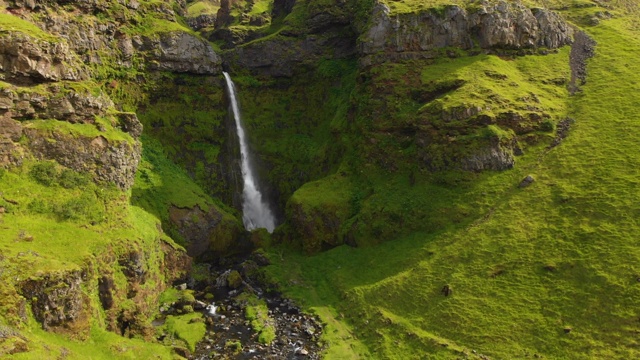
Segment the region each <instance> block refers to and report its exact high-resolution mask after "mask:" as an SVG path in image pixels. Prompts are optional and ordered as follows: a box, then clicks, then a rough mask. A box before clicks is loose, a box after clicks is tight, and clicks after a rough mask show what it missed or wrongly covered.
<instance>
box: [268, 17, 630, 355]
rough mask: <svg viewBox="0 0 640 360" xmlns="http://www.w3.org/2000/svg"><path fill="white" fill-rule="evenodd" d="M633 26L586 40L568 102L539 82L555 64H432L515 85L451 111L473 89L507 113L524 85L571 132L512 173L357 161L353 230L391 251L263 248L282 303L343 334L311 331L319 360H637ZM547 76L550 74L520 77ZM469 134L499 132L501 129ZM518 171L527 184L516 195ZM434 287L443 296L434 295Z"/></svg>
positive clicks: (608, 28) (559, 89) (485, 81)
mask: <svg viewBox="0 0 640 360" xmlns="http://www.w3.org/2000/svg"><path fill="white" fill-rule="evenodd" d="M637 29H638V28H637V22H636V21H635V20H631V16H630V17H629V18H626V19H625V18H620V19H616V20H609V21H605V22H603V23H602V24H601V25H599V26H597V27H594V28H591V29H590V30H589V32H590V34H591V35H593V36H594V37H595V39H596V41H597V42H598V46H597V50H596V52H597V54H596V57H595V58H593V59H592V60H591V61H590V63H589V68H588V70H589V76H588V82H587V83H586V84H585V85H584V87H583V88H582V90H583V91H582V93H580V94H579V95H577V96H574V97H568V96H567V95H566V92H565V90H564V87H563V86H557V85H552V84H545V83H544V80H543V78H549V79H550V77H555V76H556V75H557V74H558V73H560V74H564V75H563V76H566V69H567V67H566V65H565V64H566V63H565V64H563V63H564V62H566V61H568V60H567V57H566V53H564V54H563V52H561V53H560V54H559V55H557V57H556V55H554V56H553V57H550V58H541V57H537V56H534V57H524V58H517V59H515V60H514V61H513V62H511V63H509V64H504V66H501V67H500V68H498V67H495V68H494V64H496V62H499V61H503V60H500V59H489V58H484V59H483V57H480V58H479V59H475V61H473V62H472V61H471V59H462V60H460V59H455V60H442V61H443V62H447V63H449V62H452V63H453V62H458V64H461V63H462V62H468V65H467V66H466V67H464V68H457V69H456V70H455V72H456V75H457V76H452V77H451V79H457V78H459V77H458V76H460V77H462V78H464V77H465V76H466V75H464V74H465V73H466V74H472V73H473V72H475V71H476V70H477V69H483V70H484V69H487V68H486V66H487V65H489V66H490V68H489V69H488V70H493V71H496V72H498V71H499V72H500V74H503V75H507V79H508V80H506V81H507V82H508V81H510V79H512V78H513V79H516V81H515V83H517V84H518V87H514V89H513V92H514V94H511V93H509V91H508V90H504V89H502V90H501V89H500V88H499V86H498V84H499V80H498V78H496V77H495V74H492V73H489V74H490V75H492V76H494V77H491V76H488V78H484V76H485V75H487V74H486V73H484V71H483V72H480V73H477V74H476V78H477V82H475V83H474V81H475V79H474V78H473V77H471V78H469V79H468V83H465V87H463V88H462V89H461V91H462V92H461V93H456V92H454V93H452V94H450V95H449V96H450V97H449V99H450V100H451V101H453V102H456V101H459V103H463V101H464V100H465V99H466V100H469V99H470V98H471V96H472V94H473V92H474V91H473V90H472V89H473V88H474V87H475V88H476V89H478V88H481V89H484V90H483V91H487V92H488V93H497V94H500V95H501V97H503V98H504V99H506V100H507V102H508V105H505V109H507V108H511V107H513V106H514V104H515V106H517V104H518V103H519V102H520V101H521V100H518V98H521V95H522V94H518V92H519V91H520V90H519V88H523V89H527V88H528V89H527V90H526V91H527V92H529V91H532V92H535V93H536V94H537V95H538V97H539V98H540V103H541V104H542V106H545V108H547V109H554V110H553V112H554V113H555V114H557V116H561V115H568V116H570V117H572V118H575V119H576V123H575V124H574V125H572V129H571V132H570V133H569V136H568V137H567V138H566V139H565V140H564V141H563V143H562V144H561V145H560V146H558V147H556V148H554V149H553V150H551V151H548V152H547V151H545V150H544V146H531V147H530V148H529V149H528V151H527V153H526V154H525V155H524V156H522V157H521V158H520V159H519V162H518V165H517V166H516V168H515V169H513V170H511V171H506V172H501V173H484V174H465V173H463V172H447V173H445V174H447V175H446V176H445V175H444V174H438V175H436V174H429V173H427V172H421V171H416V172H415V173H414V175H413V179H412V177H411V176H410V175H411V173H410V172H409V170H408V169H407V168H405V167H403V166H402V165H400V166H398V167H397V168H396V170H388V171H380V172H377V171H372V169H375V167H374V166H368V162H367V161H366V160H365V161H363V162H362V163H359V164H363V163H364V166H361V167H359V168H358V170H361V171H363V173H364V175H363V176H362V177H361V178H360V179H359V182H355V181H354V184H355V185H356V186H357V187H363V186H369V187H371V188H372V190H373V191H372V192H371V193H370V195H367V196H366V197H365V200H364V201H363V202H362V205H361V208H362V210H361V212H360V215H359V220H358V222H357V224H366V226H365V225H357V228H359V229H362V230H364V229H367V228H368V229H369V230H366V231H371V232H367V234H366V235H362V238H363V239H365V241H371V242H376V239H378V238H393V239H394V241H391V242H385V243H381V244H379V245H376V246H373V247H363V248H358V249H353V248H349V247H346V246H343V247H338V248H335V249H333V250H330V251H328V252H325V253H322V254H319V255H316V256H303V255H300V254H296V253H293V252H290V251H287V250H285V249H278V250H272V251H273V252H272V261H274V263H275V265H274V266H272V267H271V268H270V269H269V271H270V272H271V273H272V274H273V275H274V276H276V277H277V278H278V279H279V280H280V283H281V284H286V285H285V290H286V293H287V294H289V295H291V296H293V297H295V298H297V299H299V300H300V301H301V302H303V303H304V304H305V305H306V306H307V307H308V308H309V309H312V310H314V311H316V312H317V313H319V314H322V316H323V318H324V319H325V321H328V322H335V323H337V324H340V325H343V326H344V327H343V332H342V337H338V338H337V337H336V336H335V335H334V333H332V332H331V331H328V332H325V334H326V335H325V336H326V338H325V339H327V341H331V344H332V345H331V346H330V348H329V350H328V353H327V355H326V358H336V359H339V358H357V357H358V356H359V357H362V358H372V357H373V358H389V359H405V358H408V357H409V358H411V354H429V355H430V356H432V357H434V358H443V359H449V358H451V359H453V358H458V357H460V356H461V354H462V353H469V354H471V353H472V351H473V350H475V352H477V353H478V354H481V355H485V356H488V357H491V358H516V357H522V356H526V355H527V354H529V356H533V354H537V355H538V356H539V357H545V358H575V359H589V358H619V359H623V358H633V357H637V356H638V349H637V347H636V346H635V338H634V335H633V333H632V332H633V331H635V330H636V329H637V328H638V325H637V324H636V310H635V309H636V308H637V307H638V304H637V300H636V299H638V297H637V296H636V294H637V292H638V291H640V290H639V289H640V288H638V287H637V286H636V281H635V275H634V274H636V273H637V270H638V269H636V268H635V267H634V265H633V264H635V263H637V261H636V258H637V257H638V256H640V255H639V254H638V251H637V249H636V248H635V247H634V245H633V244H635V240H634V239H635V236H636V235H637V234H638V233H640V228H638V224H637V221H635V217H636V215H637V212H638V211H637V207H636V206H635V205H634V202H633V201H630V200H629V199H632V198H633V196H634V194H635V192H636V188H637V185H638V184H637V182H638V181H637V170H636V169H637V168H638V166H637V165H638V164H640V157H639V156H638V153H637V152H635V151H625V152H622V151H620V149H621V148H627V149H629V148H634V146H635V145H634V144H635V142H636V140H637V139H636V136H635V135H634V134H635V133H636V129H637V128H638V126H639V124H638V121H637V119H640V114H638V108H637V106H636V102H637V101H636V99H635V98H636V95H635V94H636V92H635V91H634V90H633V88H634V86H635V84H637V82H638V74H639V73H640V72H639V69H638V65H637V63H636V62H634V61H633V56H632V54H634V53H636V52H638V51H640V43H639V42H638V40H637V39H638V36H637V31H638V30H637ZM485 61H486V62H487V63H484V62H485ZM554 64H555V65H554ZM440 66H443V65H442V64H441V63H439V62H437V63H436V64H435V65H434V66H433V67H424V68H423V74H424V78H423V80H428V81H440V80H441V79H442V78H444V79H446V78H447V72H446V71H444V72H443V71H440V73H439V74H438V75H436V73H437V72H435V71H434V72H433V73H431V72H430V71H431V70H434V69H440V70H443V69H444V68H442V67H440ZM452 66H453V65H452ZM548 66H550V67H551V68H553V69H554V71H556V72H553V71H540V72H538V71H536V70H535V69H539V68H546V67H548ZM557 69H559V71H558V70H557ZM396 70H398V69H396ZM404 70H406V69H404ZM404 70H403V71H404ZM427 73H429V74H427ZM431 74H433V75H431ZM482 74H484V75H482ZM388 79H391V80H393V79H397V77H396V76H395V75H394V76H389V77H388ZM467 86H469V87H467ZM507 86H508V85H507ZM386 89H389V87H387V88H386ZM392 90H393V89H392ZM380 91H385V88H382V87H381V88H380ZM476 91H477V90H476ZM512 95H515V96H513V97H512ZM478 100H479V101H486V99H485V100H483V99H481V98H480V97H478ZM442 102H443V106H444V107H447V106H450V104H451V102H449V101H445V100H443V101H442ZM361 120H364V118H362V119H361ZM381 120H384V119H381ZM379 129H385V128H384V127H380V128H379ZM386 129H388V128H386ZM482 131H487V132H488V135H489V136H502V135H504V134H501V132H502V131H504V129H503V128H502V127H501V128H500V129H496V128H487V129H484V130H482ZM387 146H388V143H383V142H378V143H377V147H378V148H385V147H387ZM392 154H393V153H392ZM398 159H400V158H398ZM395 163H401V164H402V163H404V160H403V161H400V160H398V161H396V162H395ZM529 174H531V175H533V176H534V178H535V179H536V182H535V185H532V186H530V187H528V188H524V189H519V188H518V187H517V185H518V184H519V182H520V181H521V180H522V178H524V176H526V175H529ZM360 184H362V185H360ZM365 214H366V215H365ZM376 228H377V229H378V231H373V230H375V229H376ZM394 228H396V229H397V228H399V229H401V230H400V231H397V230H394ZM407 229H411V230H408V231H407ZM358 231H360V230H358ZM363 234H364V233H363ZM392 234H402V235H392ZM293 284H296V285H293ZM445 285H447V286H449V287H450V288H451V289H453V290H454V291H453V293H451V294H449V296H445V292H443V288H444V286H445ZM587 313H588V314H589V315H588V316H585V314H587ZM345 322H346V324H345ZM514 324H518V326H514ZM567 329H570V331H569V332H568V331H567ZM622 329H625V330H622ZM350 332H351V333H350ZM347 337H350V340H348V341H352V342H355V344H353V347H352V348H349V347H348V346H345V344H347V342H348V341H345V340H344V338H347ZM354 339H356V340H354ZM336 343H337V344H338V345H335V344H336ZM355 349H358V350H355ZM408 354H409V355H408Z"/></svg>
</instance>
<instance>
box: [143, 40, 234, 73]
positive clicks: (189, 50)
mask: <svg viewBox="0 0 640 360" xmlns="http://www.w3.org/2000/svg"><path fill="white" fill-rule="evenodd" d="M132 42H133V47H134V48H135V49H136V50H138V51H144V52H145V53H146V54H147V57H148V59H149V68H150V69H152V70H163V71H173V72H188V73H193V74H209V75H215V74H219V73H220V72H221V71H222V67H221V63H222V60H221V59H220V57H219V56H218V54H216V52H215V51H213V49H212V48H211V46H210V45H209V44H208V43H207V42H206V41H204V40H202V39H199V38H197V37H195V36H193V35H191V34H188V33H186V32H182V31H171V32H166V33H160V34H156V35H153V36H144V37H141V38H140V37H135V38H133V39H132Z"/></svg>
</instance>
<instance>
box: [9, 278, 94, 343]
mask: <svg viewBox="0 0 640 360" xmlns="http://www.w3.org/2000/svg"><path fill="white" fill-rule="evenodd" d="M82 282H83V273H82V272H81V271H79V270H72V271H68V272H61V273H50V274H47V275H44V276H43V277H41V278H37V279H29V280H26V281H24V282H22V284H21V285H20V292H21V294H22V296H24V297H25V298H27V299H29V300H31V309H32V311H33V315H34V316H35V318H36V320H38V322H40V323H41V324H42V328H43V329H44V330H48V331H63V332H65V331H71V332H74V333H76V334H77V335H82V336H86V335H88V331H89V322H88V321H87V320H88V318H89V316H90V313H89V306H88V305H87V304H88V298H86V296H85V295H84V294H83V292H82V289H81V284H82Z"/></svg>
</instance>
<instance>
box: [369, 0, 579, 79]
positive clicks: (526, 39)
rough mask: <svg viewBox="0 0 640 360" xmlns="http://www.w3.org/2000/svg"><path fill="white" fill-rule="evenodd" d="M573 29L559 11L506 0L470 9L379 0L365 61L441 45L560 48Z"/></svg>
mask: <svg viewBox="0 0 640 360" xmlns="http://www.w3.org/2000/svg"><path fill="white" fill-rule="evenodd" d="M572 34H573V31H572V29H571V27H569V25H567V24H566V23H565V22H564V21H563V20H562V19H561V18H560V16H559V15H557V14H556V13H554V12H552V11H549V10H545V9H529V8H526V7H524V6H523V5H522V4H519V3H507V2H504V1H501V2H499V3H497V4H483V5H482V6H480V7H479V8H477V9H473V10H466V9H464V8H461V7H459V6H457V5H449V6H446V7H445V8H444V10H443V11H442V12H436V11H435V10H425V11H419V12H415V13H406V14H391V12H390V10H389V7H388V6H387V5H385V4H383V3H377V4H376V5H375V6H374V8H373V11H372V17H371V24H370V26H369V28H368V29H367V30H366V31H365V32H364V34H363V35H362V36H361V37H360V40H359V46H358V50H359V52H360V54H361V56H362V59H361V63H362V64H363V65H365V66H366V65H372V64H375V63H379V62H382V61H387V60H400V59H412V58H433V57H436V56H437V55H438V52H437V51H438V49H442V48H446V47H455V48H460V49H463V50H470V49H472V48H474V47H476V46H478V47H479V48H481V49H486V50H521V49H536V48H548V49H555V48H558V47H561V46H563V45H567V44H570V43H571V42H572Z"/></svg>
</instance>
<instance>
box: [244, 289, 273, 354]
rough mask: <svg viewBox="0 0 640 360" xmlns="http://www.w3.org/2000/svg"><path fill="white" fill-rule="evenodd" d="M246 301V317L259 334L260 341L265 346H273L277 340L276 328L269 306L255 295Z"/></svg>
mask: <svg viewBox="0 0 640 360" xmlns="http://www.w3.org/2000/svg"><path fill="white" fill-rule="evenodd" d="M246 301H247V306H246V307H245V313H244V316H245V318H246V319H247V320H248V321H250V323H251V327H252V328H253V330H254V331H255V332H257V333H258V341H259V342H260V343H261V344H264V345H269V344H271V342H273V340H275V338H276V328H275V323H274V321H273V319H271V318H269V309H268V308H267V304H266V303H265V302H264V300H261V299H258V298H256V297H255V296H253V295H252V296H248V297H246Z"/></svg>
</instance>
